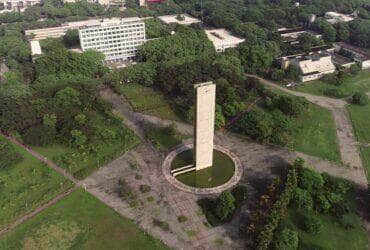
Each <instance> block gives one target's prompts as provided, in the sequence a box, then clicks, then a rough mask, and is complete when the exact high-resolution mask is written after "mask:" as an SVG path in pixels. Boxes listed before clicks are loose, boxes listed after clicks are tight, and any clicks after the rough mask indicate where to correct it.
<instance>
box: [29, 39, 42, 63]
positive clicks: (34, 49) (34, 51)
mask: <svg viewBox="0 0 370 250" xmlns="http://www.w3.org/2000/svg"><path fill="white" fill-rule="evenodd" d="M30 46H31V57H32V60H35V59H36V58H37V57H38V56H39V55H42V50H41V46H40V41H38V40H31V41H30Z"/></svg>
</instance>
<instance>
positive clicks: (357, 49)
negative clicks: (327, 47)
mask: <svg viewBox="0 0 370 250" xmlns="http://www.w3.org/2000/svg"><path fill="white" fill-rule="evenodd" d="M337 44H338V45H339V46H340V47H341V48H343V49H346V50H349V51H352V52H355V53H356V54H359V55H360V56H361V57H362V58H363V59H365V60H370V52H368V51H366V50H365V49H363V48H360V47H357V46H353V45H350V44H348V43H343V42H340V43H337Z"/></svg>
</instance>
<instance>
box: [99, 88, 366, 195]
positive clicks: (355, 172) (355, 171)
mask: <svg viewBox="0 0 370 250" xmlns="http://www.w3.org/2000/svg"><path fill="white" fill-rule="evenodd" d="M273 85H274V86H276V85H275V84H273ZM104 92H105V93H104V98H105V99H106V100H107V101H110V102H111V103H112V104H113V106H118V107H120V106H125V105H128V104H125V103H123V102H122V99H121V98H120V96H119V95H117V94H116V93H114V92H113V91H112V90H108V89H107V90H105V91H104ZM323 98H324V99H326V98H325V97H323ZM335 101H337V100H335V99H334V101H333V103H335ZM124 110H125V112H129V113H130V115H129V116H128V117H131V118H132V119H134V120H133V121H132V123H135V124H140V123H141V124H142V123H150V124H153V125H156V126H168V125H170V124H172V123H174V124H175V125H176V126H177V128H178V131H179V132H181V133H183V134H186V135H192V134H193V126H191V125H189V124H186V123H182V122H175V121H171V120H167V119H162V118H159V117H155V116H151V115H145V114H141V113H135V112H133V111H131V110H130V109H129V108H125V109H124ZM343 110H345V109H344V108H343ZM343 110H342V111H343ZM120 112H121V111H120ZM339 114H342V115H343V113H340V112H339ZM122 115H125V114H124V113H122ZM344 117H345V118H347V119H346V122H343V123H341V122H340V124H339V125H337V130H339V131H338V133H339V134H340V135H341V137H340V138H341V140H342V142H343V140H344V139H343V137H345V136H348V137H349V138H354V137H353V133H350V132H349V131H348V128H352V126H351V123H350V121H349V120H348V116H344ZM342 118H343V117H339V119H337V122H338V120H340V119H342ZM351 135H352V136H351ZM215 140H216V143H217V141H219V142H220V145H223V141H227V140H230V141H231V142H230V144H231V145H235V144H236V145H243V144H245V143H247V144H248V145H251V146H250V147H247V148H245V149H246V150H251V152H253V151H254V150H255V149H256V148H258V149H259V150H261V152H263V151H265V152H270V153H271V149H272V148H273V149H274V150H275V151H276V152H284V154H285V155H289V157H288V156H287V158H289V159H290V160H294V158H295V157H298V156H299V157H303V158H304V159H306V160H307V162H308V163H309V164H310V165H311V166H312V167H314V168H315V169H316V170H317V171H319V172H327V173H329V174H331V175H334V176H338V177H342V178H345V179H348V180H351V181H353V182H354V183H357V184H358V185H359V186H361V187H364V188H367V178H366V175H365V173H364V170H363V168H362V163H361V158H359V155H358V154H356V151H355V152H352V151H351V150H353V148H356V150H357V147H356V141H355V140H352V141H351V143H353V142H355V144H354V145H353V144H350V145H346V143H344V145H342V147H341V148H342V150H343V152H347V151H345V150H347V147H348V148H349V149H348V155H349V156H353V155H354V156H355V157H356V155H357V157H358V158H357V159H358V160H357V161H352V162H351V163H352V164H353V163H356V164H359V165H358V166H360V167H353V168H349V167H347V168H344V167H342V166H340V165H338V164H335V163H332V162H329V161H325V160H322V159H320V158H317V157H313V156H309V155H306V154H304V153H300V152H291V151H289V150H287V149H283V148H280V147H277V146H270V145H260V144H258V143H255V142H251V141H248V142H246V140H245V139H243V138H242V137H241V136H240V135H234V134H232V133H226V134H224V133H221V132H216V136H215ZM227 148H229V147H228V146H227ZM229 149H230V150H231V151H232V152H234V151H233V150H232V148H229ZM235 149H236V150H237V151H239V150H240V149H238V146H236V147H235ZM342 150H341V152H342ZM263 154H265V153H263ZM273 154H274V153H273ZM250 157H253V154H251V156H250ZM342 157H343V156H342ZM343 158H344V157H343ZM345 159H351V158H345ZM354 159H355V158H354ZM348 161H350V160H348ZM351 166H353V165H351Z"/></svg>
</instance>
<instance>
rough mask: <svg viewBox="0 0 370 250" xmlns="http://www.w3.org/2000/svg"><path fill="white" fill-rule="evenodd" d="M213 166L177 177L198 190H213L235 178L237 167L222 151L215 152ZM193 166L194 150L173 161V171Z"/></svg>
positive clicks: (185, 152)
mask: <svg viewBox="0 0 370 250" xmlns="http://www.w3.org/2000/svg"><path fill="white" fill-rule="evenodd" d="M213 152H214V153H213V166H212V167H210V168H206V169H203V170H199V171H191V172H188V173H184V174H181V175H178V176H176V179H178V180H179V181H181V182H182V183H184V184H186V185H188V186H192V187H197V188H212V187H217V186H220V185H222V184H224V183H226V182H227V181H228V180H230V179H231V177H233V175H234V172H235V165H234V162H233V161H232V159H230V157H229V156H227V155H225V154H224V153H221V152H220V151H217V150H214V151H213ZM191 164H193V150H187V151H184V152H182V153H180V154H178V155H177V156H176V157H175V159H173V162H172V165H171V169H176V168H180V167H185V166H188V165H191Z"/></svg>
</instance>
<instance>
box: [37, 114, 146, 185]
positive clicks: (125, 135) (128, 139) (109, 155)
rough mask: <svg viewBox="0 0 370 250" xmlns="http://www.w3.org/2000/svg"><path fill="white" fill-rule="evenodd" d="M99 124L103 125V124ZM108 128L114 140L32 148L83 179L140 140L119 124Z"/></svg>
mask: <svg viewBox="0 0 370 250" xmlns="http://www.w3.org/2000/svg"><path fill="white" fill-rule="evenodd" d="M97 122H98V121H97ZM100 126H102V127H103V125H100ZM104 127H105V128H107V127H108V125H104ZM108 128H109V129H111V130H112V131H115V132H116V135H117V136H116V138H115V139H114V140H109V141H107V142H104V141H102V140H98V141H97V142H95V143H93V144H89V145H88V146H87V147H83V148H72V147H69V146H68V145H51V146H46V147H34V148H33V149H34V150H36V151H37V152H39V153H40V154H42V155H43V156H45V157H47V158H48V159H51V160H52V161H53V162H55V163H56V164H57V165H59V166H60V167H62V168H64V169H66V170H67V171H68V172H70V173H71V174H72V175H73V176H74V177H76V178H78V179H83V178H85V177H86V176H88V175H90V174H91V173H92V172H93V171H95V170H96V169H98V168H99V167H101V166H103V165H105V164H107V163H108V162H110V161H111V160H113V159H115V158H117V157H118V156H120V155H122V154H123V153H125V152H126V151H128V150H129V149H131V148H132V147H134V146H136V145H137V144H138V143H139V142H140V140H139V138H138V137H137V136H136V135H135V134H134V132H132V131H131V130H129V129H128V128H126V127H125V126H123V125H121V124H120V125H116V126H115V125H111V126H109V127H108Z"/></svg>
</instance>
